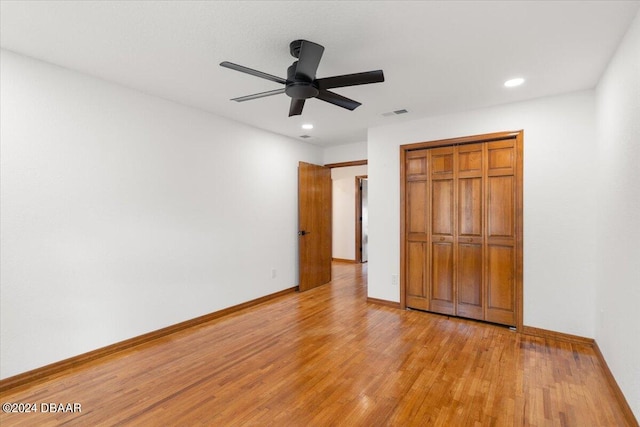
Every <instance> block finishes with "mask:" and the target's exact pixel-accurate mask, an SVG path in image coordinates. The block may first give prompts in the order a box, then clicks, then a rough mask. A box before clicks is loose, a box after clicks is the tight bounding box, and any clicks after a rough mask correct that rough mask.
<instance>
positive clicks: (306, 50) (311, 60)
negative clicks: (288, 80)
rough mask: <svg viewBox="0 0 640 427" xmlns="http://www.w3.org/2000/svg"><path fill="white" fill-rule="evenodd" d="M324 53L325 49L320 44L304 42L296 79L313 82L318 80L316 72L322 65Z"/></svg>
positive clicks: (301, 47)
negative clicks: (321, 60)
mask: <svg viewBox="0 0 640 427" xmlns="http://www.w3.org/2000/svg"><path fill="white" fill-rule="evenodd" d="M323 52H324V47H322V46H320V45H319V44H317V43H313V42H310V41H306V40H302V44H301V46H300V55H299V56H298V65H297V67H296V74H295V77H296V79H305V80H308V81H310V82H312V81H313V80H314V79H315V78H316V71H317V70H318V65H320V59H321V58H322V53H323Z"/></svg>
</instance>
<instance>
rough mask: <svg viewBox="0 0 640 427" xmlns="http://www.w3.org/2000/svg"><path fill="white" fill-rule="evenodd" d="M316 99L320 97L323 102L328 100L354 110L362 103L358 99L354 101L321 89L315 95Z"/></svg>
mask: <svg viewBox="0 0 640 427" xmlns="http://www.w3.org/2000/svg"><path fill="white" fill-rule="evenodd" d="M316 98H318V99H322V100H323V101H325V102H328V103H330V104H333V105H337V106H338V107H342V108H346V109H347V110H352V111H353V110H355V109H356V108H358V107H359V106H361V105H362V104H361V103H359V102H358V101H354V100H353V99H349V98H346V97H344V96H342V95H338V94H337V93H334V92H331V91H328V90H325V89H321V90H320V91H319V93H318V95H317V96H316Z"/></svg>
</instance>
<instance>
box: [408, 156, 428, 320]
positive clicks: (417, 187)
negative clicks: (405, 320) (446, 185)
mask: <svg viewBox="0 0 640 427" xmlns="http://www.w3.org/2000/svg"><path fill="white" fill-rule="evenodd" d="M427 154H428V151H427V150H420V151H414V152H411V153H408V154H407V156H406V162H405V171H406V172H405V173H406V184H405V189H406V196H405V197H406V199H405V203H406V204H407V209H406V218H405V224H406V225H405V227H406V232H405V233H406V242H407V261H406V263H407V265H406V266H405V268H406V275H405V277H406V281H407V284H406V292H405V295H406V296H405V298H406V304H407V305H408V306H409V307H413V308H418V309H421V310H429V297H428V290H427V275H428V272H427V266H428V257H429V244H428V241H429V234H428V230H429V223H428V208H429V187H428V185H427Z"/></svg>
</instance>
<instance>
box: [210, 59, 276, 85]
mask: <svg viewBox="0 0 640 427" xmlns="http://www.w3.org/2000/svg"><path fill="white" fill-rule="evenodd" d="M220 66H221V67H225V68H230V69H232V70H236V71H240V72H241V73H247V74H251V75H252V76H256V77H261V78H263V79H267V80H271V81H272V82H276V83H280V84H286V83H287V81H286V80H285V79H282V78H280V77H278V76H273V75H271V74H267V73H263V72H262V71H258V70H254V69H252V68H248V67H244V66H242V65H238V64H234V63H233V62H228V61H224V62H221V63H220Z"/></svg>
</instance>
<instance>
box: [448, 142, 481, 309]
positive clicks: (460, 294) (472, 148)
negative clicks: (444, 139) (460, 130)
mask: <svg viewBox="0 0 640 427" xmlns="http://www.w3.org/2000/svg"><path fill="white" fill-rule="evenodd" d="M484 152H485V150H484V144H470V145H462V146H459V147H456V155H457V158H458V159H457V160H458V161H457V180H456V185H457V194H458V197H457V201H458V203H457V224H458V226H457V233H456V239H455V249H456V252H457V257H456V273H457V277H456V279H457V280H456V287H457V292H456V315H458V316H462V317H469V318H472V319H480V320H483V319H484V316H485V314H484V301H485V295H484V294H485V292H484V289H485V287H484V263H483V258H484V223H483V220H484V214H483V212H484V205H485V203H484V185H483V182H484V180H483V175H484V173H485V172H484V164H485V161H484V157H485V154H484Z"/></svg>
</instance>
